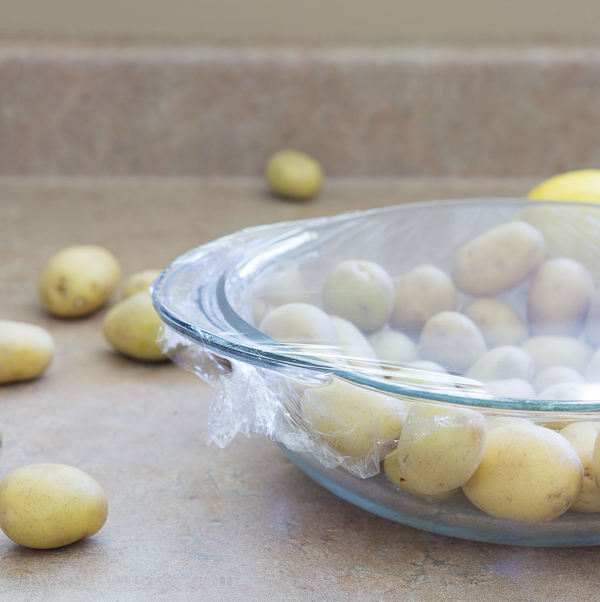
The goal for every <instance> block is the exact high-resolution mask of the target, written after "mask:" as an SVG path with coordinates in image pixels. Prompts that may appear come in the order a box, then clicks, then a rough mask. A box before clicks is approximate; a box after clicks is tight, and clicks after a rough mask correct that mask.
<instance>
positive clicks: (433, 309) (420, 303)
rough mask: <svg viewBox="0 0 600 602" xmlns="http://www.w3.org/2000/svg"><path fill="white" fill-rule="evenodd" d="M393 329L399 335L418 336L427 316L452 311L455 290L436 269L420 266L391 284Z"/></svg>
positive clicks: (447, 279) (444, 273) (441, 271)
mask: <svg viewBox="0 0 600 602" xmlns="http://www.w3.org/2000/svg"><path fill="white" fill-rule="evenodd" d="M395 292H396V300H395V303H394V310H393V312H392V316H391V323H392V325H393V326H395V327H396V328H398V329H399V330H401V331H403V332H409V333H415V334H416V333H419V332H420V331H421V328H423V326H424V325H425V322H427V320H429V318H431V316H433V315H435V314H437V313H439V312H441V311H445V310H453V309H456V288H455V286H454V283H453V282H452V280H451V278H450V276H448V275H447V274H446V272H444V271H443V270H441V269H440V268H438V267H436V266H434V265H431V264H424V265H420V266H417V267H416V268H414V269H412V270H410V271H409V272H407V273H406V274H404V276H402V278H400V280H398V282H396V285H395Z"/></svg>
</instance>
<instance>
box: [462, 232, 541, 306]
mask: <svg viewBox="0 0 600 602" xmlns="http://www.w3.org/2000/svg"><path fill="white" fill-rule="evenodd" d="M545 254H546V241H545V240H544V236H543V235H542V233H541V232H540V231H539V230H538V229H537V228H535V227H534V226H532V225H531V224H528V223H527V222H523V221H512V222H508V223H505V224H501V225H500V226H496V227H495V228H492V229H491V230H488V231H487V232H484V233H483V234H480V235H479V236H476V237H475V238H473V239H471V240H470V241H469V242H467V243H466V244H464V245H463V246H462V247H461V248H460V249H459V250H458V251H457V253H456V255H455V256H454V268H453V271H452V277H453V280H454V283H455V284H456V286H457V287H458V288H459V289H460V290H461V291H463V292H464V293H467V294H469V295H474V296H476V297H483V296H494V295H497V294H499V293H501V292H503V291H506V290H508V289H510V288H512V287H513V286H515V285H517V284H519V283H520V282H522V281H523V280H525V278H527V276H529V274H531V273H532V272H533V271H534V270H535V269H536V268H537V267H538V266H539V265H540V263H541V262H542V261H543V259H544V256H545Z"/></svg>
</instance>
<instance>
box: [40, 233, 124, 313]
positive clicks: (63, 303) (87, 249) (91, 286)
mask: <svg viewBox="0 0 600 602" xmlns="http://www.w3.org/2000/svg"><path fill="white" fill-rule="evenodd" d="M120 277H121V268H120V266H119V263H118V262H117V260H116V258H115V257H114V255H113V254H112V253H111V252H110V251H108V250H107V249H105V248H103V247H99V246H96V245H76V246H72V247H66V248H65V249H63V250H62V251H59V252H58V253H57V254H56V255H54V256H53V257H52V258H51V259H50V261H49V262H48V263H47V265H46V267H45V268H44V270H43V272H42V275H41V278H40V281H39V286H38V290H39V295H40V299H41V302H42V304H43V305H44V307H45V308H46V309H47V310H48V311H49V312H50V313H51V314H53V315H55V316H58V317H61V318H78V317H81V316H87V315H88V314H91V313H93V312H94V311H96V310H97V309H99V308H100V307H102V305H104V304H105V303H106V301H108V299H109V297H110V296H111V295H112V294H113V292H114V291H115V290H116V288H117V286H118V284H119V279H120Z"/></svg>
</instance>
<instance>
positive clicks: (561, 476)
mask: <svg viewBox="0 0 600 602" xmlns="http://www.w3.org/2000/svg"><path fill="white" fill-rule="evenodd" d="M582 480H583V466H582V464H581V460H580V459H579V457H578V456H577V452H576V451H575V450H574V449H573V446H572V445H571V444H570V443H569V441H568V440H567V439H566V438H565V437H563V436H562V435H559V434H558V433H556V432H554V431H551V430H550V429H547V428H544V427H541V426H537V425H533V424H526V423H524V422H512V423H510V424H505V425H502V426H499V427H497V428H494V429H492V430H490V431H489V432H488V436H487V442H486V446H485V452H484V454H483V458H482V459H481V462H480V464H479V466H478V467H477V470H475V472H474V474H473V476H472V477H471V478H470V479H469V480H468V481H467V482H466V483H465V484H464V485H463V486H462V488H463V491H464V492H465V495H466V496H467V498H469V500H470V501H471V502H472V503H473V504H475V506H477V507H478V508H479V509H480V510H482V511H483V512H485V513H486V514H490V515H491V516H496V517H498V518H505V519H509V520H517V521H529V522H545V521H549V520H552V519H553V518H556V517H557V516H560V515H561V514H563V512H566V511H567V510H568V509H569V507H570V506H571V504H573V502H574V501H575V499H576V498H577V496H578V494H579V491H580V489H581V483H582Z"/></svg>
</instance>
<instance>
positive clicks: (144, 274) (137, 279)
mask: <svg viewBox="0 0 600 602" xmlns="http://www.w3.org/2000/svg"><path fill="white" fill-rule="evenodd" d="M159 275H160V270H152V269H150V270H142V271H141V272H136V273H135V274H131V276H129V278H128V279H127V282H125V286H124V288H123V294H122V298H123V299H126V298H127V297H131V295H135V293H139V292H141V291H147V290H148V289H149V288H150V285H151V284H152V283H153V282H154V281H155V280H156V279H157V278H158V277H159Z"/></svg>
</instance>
